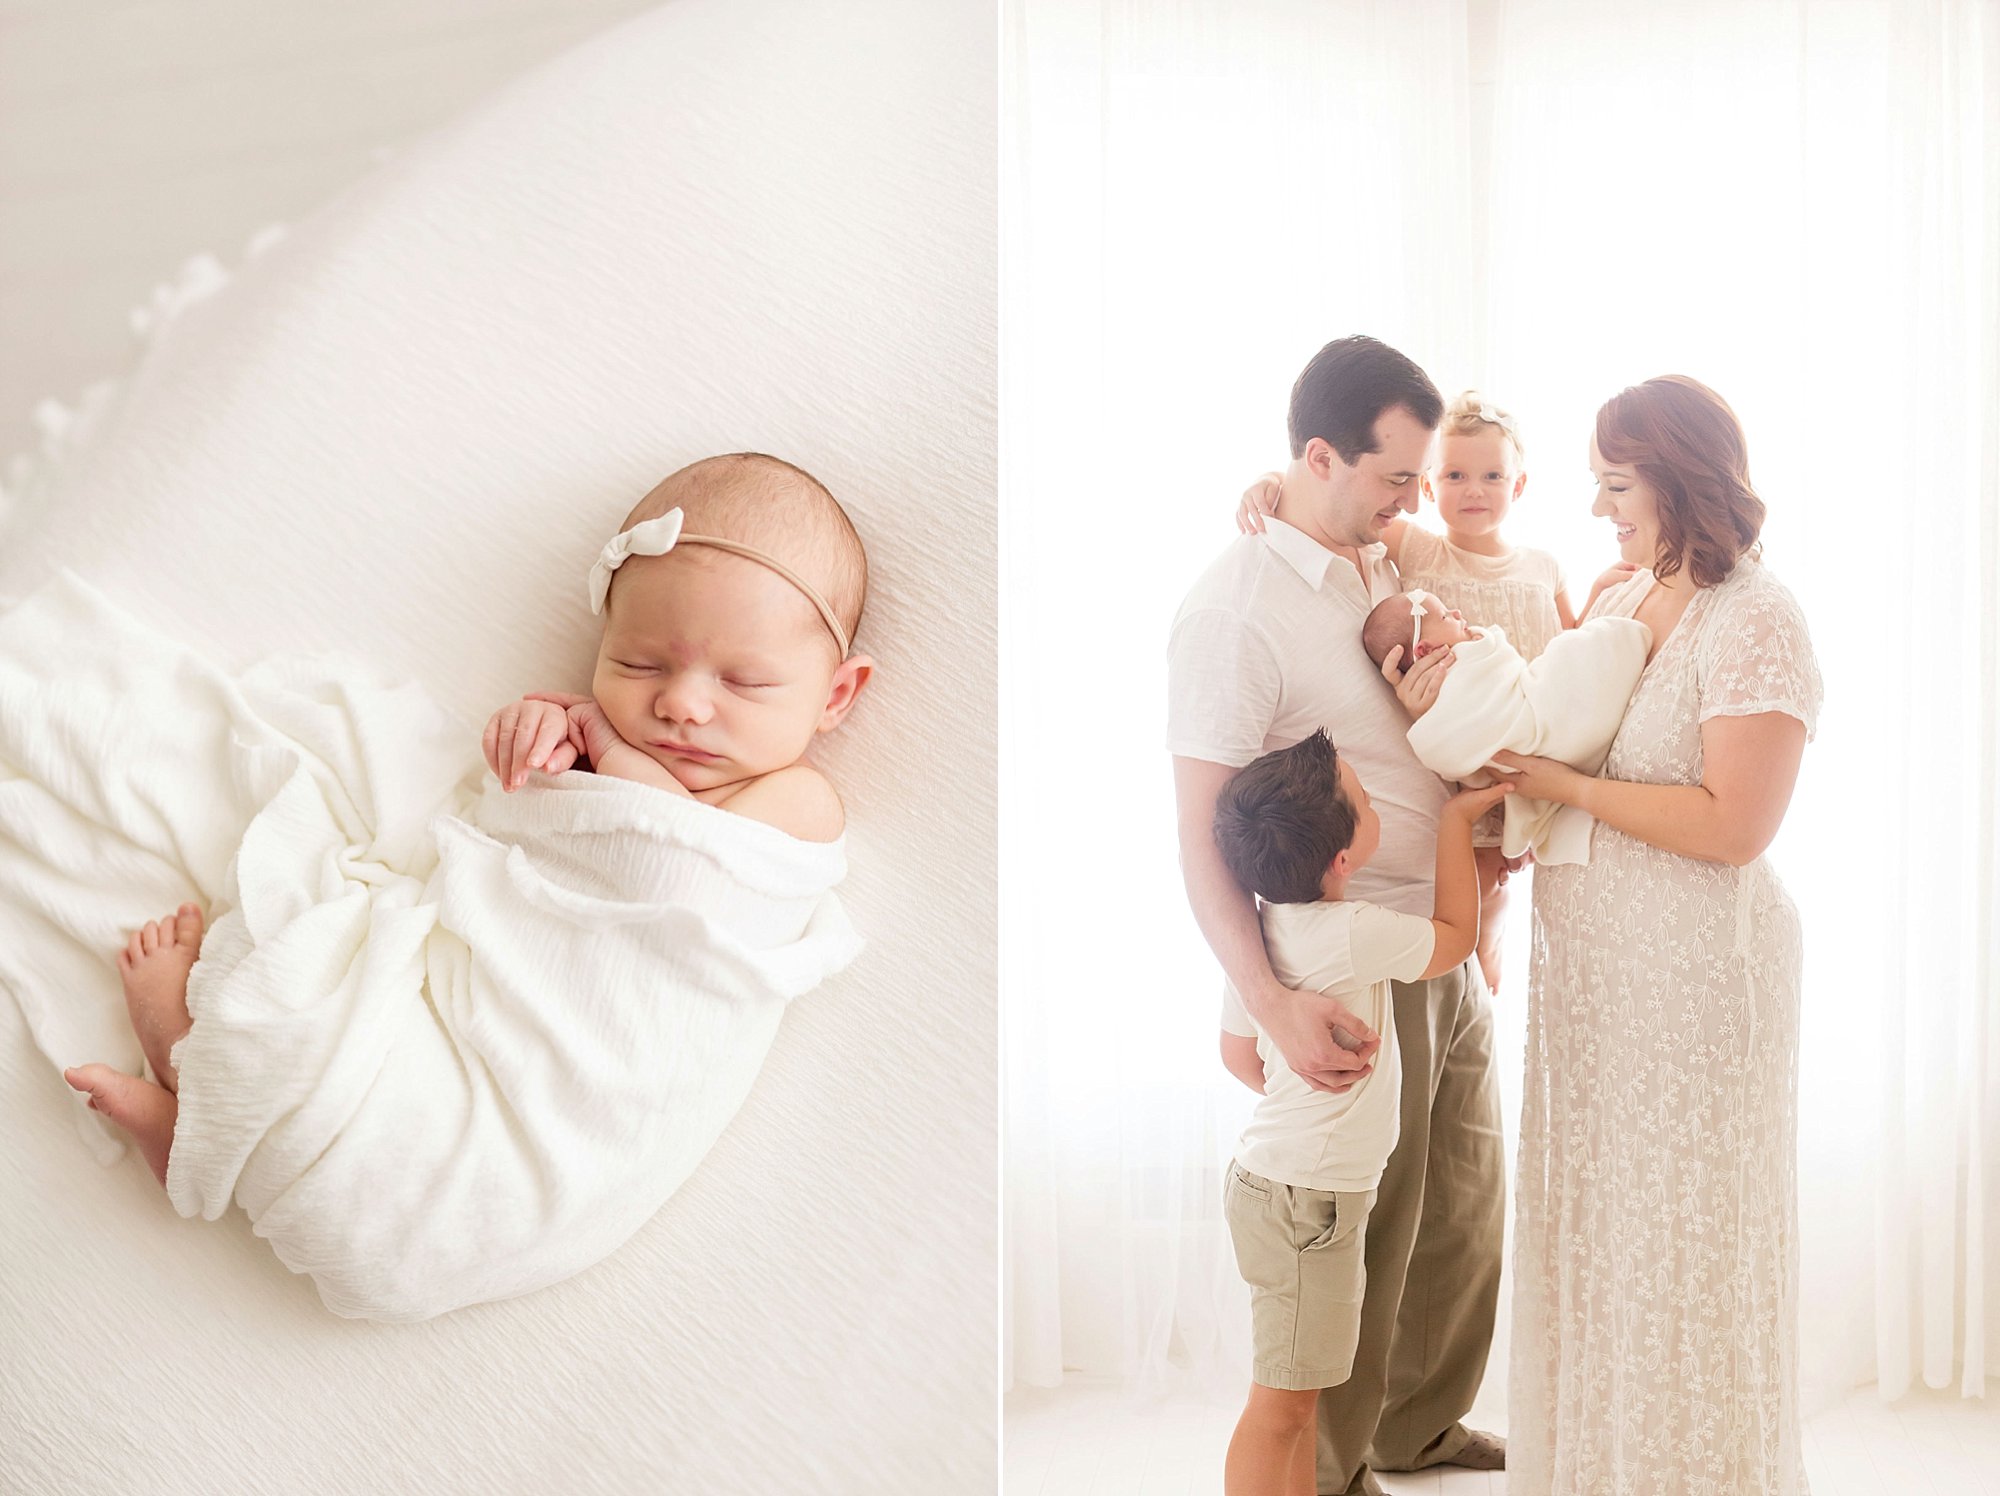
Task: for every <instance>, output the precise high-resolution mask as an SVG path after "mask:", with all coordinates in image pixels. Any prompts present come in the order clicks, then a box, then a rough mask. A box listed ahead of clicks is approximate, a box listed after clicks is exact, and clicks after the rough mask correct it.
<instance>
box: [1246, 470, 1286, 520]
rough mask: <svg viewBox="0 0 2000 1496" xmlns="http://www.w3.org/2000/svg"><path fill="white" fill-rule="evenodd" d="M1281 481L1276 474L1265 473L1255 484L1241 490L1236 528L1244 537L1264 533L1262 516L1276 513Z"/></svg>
mask: <svg viewBox="0 0 2000 1496" xmlns="http://www.w3.org/2000/svg"><path fill="white" fill-rule="evenodd" d="M1281 481H1282V480H1281V479H1280V477H1279V475H1278V474H1277V473H1266V474H1265V475H1264V476H1263V477H1261V478H1259V479H1258V480H1257V481H1256V482H1255V483H1253V484H1251V485H1250V486H1249V487H1248V488H1246V489H1244V490H1243V498H1242V501H1241V502H1240V503H1238V504H1237V506H1236V528H1237V529H1239V530H1241V531H1242V532H1243V533H1244V534H1245V535H1261V534H1263V533H1264V516H1265V515H1267V514H1276V513H1277V512H1278V487H1279V484H1280V482H1281Z"/></svg>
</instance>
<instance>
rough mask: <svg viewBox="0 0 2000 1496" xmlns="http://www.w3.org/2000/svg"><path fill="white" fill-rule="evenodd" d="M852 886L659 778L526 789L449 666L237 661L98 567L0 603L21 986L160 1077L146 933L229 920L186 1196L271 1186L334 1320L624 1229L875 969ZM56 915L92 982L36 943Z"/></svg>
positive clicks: (435, 1301) (246, 1202)
mask: <svg viewBox="0 0 2000 1496" xmlns="http://www.w3.org/2000/svg"><path fill="white" fill-rule="evenodd" d="M482 785H483V789H482V788H481V786H482ZM107 870H110V871H109V872H108V873H107ZM844 871H845V855H844V851H843V848H842V846H841V845H840V844H839V843H831V844H812V843H805V842H800V841H798V840H796V839H795V838H792V837H788V836H785V835H784V834H783V833H781V832H778V831H776V830H775V829H773V828H771V827H768V826H764V825H761V824H759V823H756V822H752V821H748V820H745V819H744V818H742V817H740V816H733V815H730V814H728V813H726V812H723V811H719V810H716V809H713V808H712V807H709V806H706V805H702V804H699V803H696V802H693V801H689V800H684V799H680V798H678V797H675V796H672V795H669V794H665V793H663V792H661V791H659V790H657V789H654V788H652V787H650V786H645V785H639V784H633V783H628V782H625V781H620V780H612V779H604V778H599V777H597V776H594V775H590V774H585V773H578V772H571V773H568V774H564V775H561V776H559V777H556V778H554V779H550V778H547V777H544V776H538V777H537V778H536V779H534V780H532V781H531V783H530V786H529V788H528V789H526V790H524V791H520V792H517V793H515V794H514V795H511V796H509V795H503V794H502V793H501V792H500V790H499V788H498V786H497V785H496V784H494V783H493V781H492V780H491V778H490V776H487V775H485V774H484V772H483V770H482V768H481V767H480V765H479V763H478V744H477V739H476V734H475V733H474V731H473V730H472V729H470V728H469V727H467V726H466V725H465V724H463V723H460V722H458V721H456V720H454V719H453V718H451V717H450V716H448V715H447V714H446V713H445V712H444V711H443V710H442V709H440V708H439V707H438V706H436V704H435V703H433V702H432V701H431V700H430V699H429V698H428V697H427V696H426V695H424V694H423V693H422V692H421V691H420V690H419V689H418V688H416V687H414V686H408V685H403V686H396V685H390V684H387V683H384V682H382V681H379V680H375V679H371V678H370V676H369V675H368V673H367V672H366V671H364V670H362V669H360V668H359V667H357V666H355V665H353V664H352V663H350V662H345V661H342V660H340V659H338V658H336V657H332V656H324V657H313V658H296V657H295V658H289V659H280V660H276V661H272V662H269V663H267V664H265V665H263V666H260V667H258V668H256V669H254V670H252V671H250V672H249V673H248V674H246V675H245V676H244V677H243V678H242V679H241V680H240V681H231V680H229V679H228V678H227V677H225V676H224V675H223V674H222V673H221V672H219V671H217V670H215V669H214V668H213V667H211V666H209V665H207V664H206V663H205V662H203V661H202V660H201V659H199V658H197V657H196V656H195V655H193V654H192V653H191V652H189V651H187V650H185V649H183V648H180V647H178V646H176V645H172V644H167V643H164V642H161V641H159V640H157V639H156V638H153V637H151V636H149V635H148V634H147V632H146V631H145V630H144V629H143V628H142V627H141V626H140V625H139V624H138V623H137V622H136V621H135V620H133V619H131V618H130V617H129V616H128V615H126V614H124V613H123V612H122V611H121V610H119V609H117V608H116V607H115V606H114V605H113V604H111V603H110V602H109V601H108V600H107V599H105V598H104V597H103V596H102V595H101V594H98V593H97V592H95V591H93V590H92V589H91V588H89V587H88V586H87V585H85V584H84V583H82V582H80V581H78V580H77V579H75V578H74V577H68V576H65V577H61V578H58V579H57V580H56V581H55V582H52V583H51V584H50V585H49V586H48V587H47V588H45V589H43V591H41V592H40V593H38V594H37V595H36V596H34V597H32V598H30V599H29V600H28V601H27V602H26V603H24V604H22V605H21V606H20V607H18V608H16V609H14V610H12V611H11V612H9V613H7V614H5V615H4V616H0V986H5V987H7V988H10V989H11V990H13V991H14V992H15V993H16V995H17V996H18V998H19V999H20V1001H21V1003H22V1006H23V1008H24V1010H25V1011H26V1013H27V1017H28V1022H29V1026H30V1029H31V1031H32V1032H33V1033H34V1035H35V1038H36V1042H37V1044H38V1046H39V1047H40V1048H41V1049H42V1051H43V1053H44V1054H46V1055H47V1056H48V1057H49V1059H50V1060H51V1061H52V1062H54V1063H55V1064H56V1065H57V1066H59V1067H60V1066H65V1065H72V1064H77V1063H81V1062H84V1061H87V1060H92V1059H109V1060H113V1061H114V1062H115V1061H118V1060H120V1059H123V1060H124V1061H125V1062H126V1063H127V1064H128V1067H129V1068H135V1069H136V1068H137V1067H136V1065H133V1064H131V1057H132V1054H133V1041H132V1040H131V1038H130V1036H129V1033H126V1034H124V1035H123V1036H122V1037H119V1031H120V1029H121V1028H123V1027H124V1025H125V1018H124V1014H123V1010H122V1000H121V999H120V998H119V994H118V990H117V985H116V982H115V978H114V979H112V980H106V978H107V977H110V976H111V975H112V974H113V972H114V968H113V967H112V965H111V962H112V957H113V956H114V955H115V952H116V950H117V948H118V946H119V945H120V944H122V939H121V937H120V933H119V932H120V930H121V928H122V927H124V926H127V925H130V924H131V923H133V922H135V921H137V920H138V919H141V918H144V917H156V916H157V915H158V914H160V913H161V912H163V911H164V910H165V909H167V908H170V907H172V904H173V903H174V902H176V901H177V900H178V899H179V898H185V897H189V896H193V897H196V898H197V899H199V900H200V901H202V902H203V903H205V904H207V905H208V906H209V907H210V910H211V925H210V928H209V930H208V933H207V937H206V939H205V941H204V944H203V948H202V956H201V959H200V960H199V961H198V962H197V963H196V966H195V968H194V974H193V977H192V979H191V981H190V983H189V990H188V1003H189V1009H190V1011H191V1013H192V1015H193V1017H194V1027H193V1029H192V1030H191V1031H190V1033H189V1034H188V1036H187V1037H186V1038H185V1039H183V1040H182V1041H181V1043H180V1045H179V1047H178V1048H177V1050H176V1052H175V1056H174V1060H175V1064H176V1066H177V1067H178V1069H179V1071H180V1117H179V1122H178V1126H177V1130H176V1135H175V1142H174V1149H173V1154H172V1159H171V1163H170V1166H169V1172H168V1178H167V1185H168V1193H169V1195H170V1196H171V1198H172V1200H173V1203H174V1206H175V1208H176V1209H178V1210H179V1211H180V1212H181V1213H182V1214H183V1215H194V1214H197V1213H198V1214H201V1215H204V1216H207V1217H209V1218H211V1219H213V1218H214V1217H216V1216H218V1215H220V1214H221V1213H222V1212H223V1211H224V1210H226V1209H227V1208H228V1206H229V1204H230V1202H231V1201H232V1199H234V1200H235V1201H237V1202H238V1203H241V1204H242V1205H243V1207H244V1208H245V1210H246V1211H247V1213H248V1214H249V1216H250V1217H251V1219H252V1221H253V1222H254V1223H255V1226H256V1229H257V1232H258V1234H260V1235H262V1236H265V1237H267V1238H268V1239H269V1240H270V1241H271V1243H272V1245H273V1247H274V1248H275V1249H276V1250H277V1252H278V1255H279V1256H280V1257H281V1258H282V1259H283V1260H284V1262H285V1263H286V1265H287V1266H289V1267H291V1268H292V1269H293V1270H294V1271H297V1272H307V1273H311V1274H312V1275H313V1277H314V1280H315V1282H316V1283H317V1285H318V1287H319V1290H320V1294H321V1297H322V1298H323V1300H324V1301H325V1303H326V1304H327V1306H328V1307H329V1308H330V1309H332V1310H334V1311H335V1312H336V1313H339V1314H343V1315H349V1316H356V1317H366V1318H376V1319H405V1320H407V1319H422V1318H427V1317H429V1316H432V1315H435V1314H438V1313H441V1312H443V1311H445V1310H448V1309H453V1308H456V1307H459V1306H461V1305H464V1304H468V1303H475V1302H480V1301H483V1300H489V1299H497V1298H506V1297H510V1296H512V1295H515V1294H520V1293H525V1292H528V1291H529V1290H531V1289H534V1288H537V1287H541V1286H543V1285H545V1284H548V1283H552V1282H555V1281H557V1280H558V1279H561V1278H564V1277H567V1276H569V1275H571V1274H573V1273H575V1272H577V1271H579V1270H581V1269H582V1268H584V1267H586V1266H588V1265H589V1264H591V1263H592V1262H595V1261H597V1260H598V1259H600V1258H601V1257H603V1256H604V1255H605V1254H606V1253H608V1252H610V1251H611V1250H613V1249H614V1248H615V1247H617V1246H618V1245H619V1244H620V1243H621V1242H623V1241H624V1240H625V1239H626V1237H628V1236H629V1235H630V1234H631V1233H632V1232H633V1231H634V1230H635V1229H637V1227H638V1226H639V1225H640V1224H641V1223H642V1222H644V1221H645V1220H646V1219H647V1218H648V1217H649V1216H650V1215H652V1214H653V1213H654V1211H656V1210H657V1209H658V1208H659V1206H660V1205H661V1204H662V1202H664V1201H665V1199H666V1198H667V1196H668V1195H669V1194H670V1193H671V1192H672V1191H673V1189H674V1188H675V1187H676V1186H677V1185H679V1183H680V1182H681V1181H682V1180H683V1179H684V1178H685V1177H686V1176H687V1174H688V1172H689V1171H690V1170H691V1169H692V1168H693V1167H694V1165H695V1164H696V1163H697V1162H698V1161H699V1160H700V1158H701V1156H702V1155H703V1154H704V1153H705V1152H706V1151H707V1150H708V1147H709V1145H710V1144H711V1143H712V1142H713V1141H714V1139H715V1137H716V1136H717V1134H718V1133H719V1132H720V1131H721V1129H722V1128H723V1126H724V1125H725V1124H726V1123H727V1121H728V1119H729V1117H730V1116H731V1115H732V1114H733V1113H734V1112H735V1110H736V1108H737V1106H738V1105H739V1103H740V1102H741V1101H742V1099H743V1097H744V1095H745V1094H746V1092H747V1091H748V1089H749V1086H750V1084H751V1082H752V1080H753V1079H754V1078H755V1076H756V1072H757V1069H758V1066H759V1064H760V1063H761V1061H762V1059H763V1056H764V1053H765V1051H766V1049H767V1048H768V1047H769V1044H770V1042H771V1038H772V1036H773V1034H774V1032H775V1029H776V1025H777V1023H778V1020H779V1017H780V1015H781V1014H782V1012H783V1009H784V1006H785V1003H786V1001H787V1000H788V999H790V998H791V997H794V996H796V995H798V994H799V993H802V992H804V991H806V990H808V989H809V988H811V987H812V986H814V985H815V984H816V983H817V982H818V981H819V980H820V979H821V978H823V977H824V976H826V975H827V974H829V973H831V972H833V971H836V970H838V969H839V968H840V967H842V966H844V965H846V964H847V962H848V961H849V960H851V959H852V958H853V956H854V954H855V952H856V950H857V949H858V945H859V942H858V940H857V938H856V937H855V935H854V932H853V930H852V928H851V927H850V926H849V924H848V922H847V920H846V918H845V916H844V914H843V913H842V911H841V909H840V906H839V903H838V901H837V900H836V899H835V897H834V895H833V894H832V893H831V892H830V890H831V888H832V886H833V885H834V884H835V883H836V882H838V881H839V879H840V877H841V876H842V874H843V873H844ZM176 884H178V887H179V893H178V894H175V895H173V896H172V897H169V898H167V899H165V901H164V902H163V901H162V899H161V894H163V893H166V892H167V891H168V890H169V889H170V888H172V887H173V886H174V885H176ZM148 898H150V902H149V903H146V902H144V901H146V900H147V899H148ZM142 903H143V904H144V909H143V911H142V908H141V905H142ZM154 906H157V907H154ZM54 932H60V933H61V934H64V935H66V936H67V937H68V940H67V942H66V948H67V950H68V951H69V952H70V953H72V954H73V956H74V958H75V961H74V965H73V966H71V967H70V969H69V971H68V972H67V973H57V972H54V971H51V970H49V969H47V966H46V964H41V963H38V964H37V965H34V966H31V965H30V964H29V960H30V956H29V953H31V952H34V951H37V950H40V951H44V952H45V951H46V950H47V949H48V948H49V946H50V940H49V936H50V935H51V934H52V933H54ZM31 937H32V938H31ZM93 960H94V961H95V962H96V963H97V964H98V967H99V972H98V974H97V977H96V980H95V981H90V980H88V979H86V980H83V981H81V982H79V981H77V980H75V978H76V977H77V975H78V974H79V973H84V972H86V971H87V970H88V968H89V964H90V963H91V962H92V961H93ZM62 975H67V976H69V977H70V978H71V980H66V981H65V980H58V978H59V977H60V976H62ZM107 1010H108V1011H107ZM107 1035H110V1036H112V1037H111V1038H110V1039H109V1040H107ZM107 1042H111V1043H114V1044H115V1045H116V1048H115V1049H114V1050H113V1051H112V1052H109V1053H107V1052H105V1051H104V1050H103V1048H102V1047H101V1046H103V1045H104V1044H105V1043H107ZM81 1115H84V1116H86V1117H88V1116H89V1114H87V1113H84V1114H81ZM90 1120H91V1121H92V1122H95V1120H96V1119H94V1118H91V1119H90Z"/></svg>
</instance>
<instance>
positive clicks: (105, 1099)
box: [63, 1065, 132, 1115]
mask: <svg viewBox="0 0 2000 1496" xmlns="http://www.w3.org/2000/svg"><path fill="white" fill-rule="evenodd" d="M63 1079H64V1080H65V1081H67V1082H68V1083H69V1086H70V1088H71V1089H72V1090H76V1091H82V1092H84V1093H85V1094H87V1095H88V1096H89V1097H90V1109H91V1110H92V1111H94V1112H103V1113H105V1114H106V1115H109V1114H110V1113H111V1112H112V1111H113V1110H115V1109H116V1108H117V1105H118V1102H119V1101H120V1099H122V1097H123V1095H124V1086H123V1085H121V1084H120V1082H124V1083H125V1084H126V1085H129V1084H130V1083H131V1080H132V1077H131V1076H129V1075H127V1074H125V1073H124V1072H123V1071H122V1070H114V1069H112V1068H111V1067H110V1066H109V1065H76V1066H72V1067H71V1068H70V1069H68V1070H65V1071H63Z"/></svg>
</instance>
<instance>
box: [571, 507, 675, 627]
mask: <svg viewBox="0 0 2000 1496" xmlns="http://www.w3.org/2000/svg"><path fill="white" fill-rule="evenodd" d="M682 523H683V520H682V516H681V512H680V510H679V509H677V508H676V509H669V510H668V511H667V512H666V513H665V514H662V515H660V516H658V517H657V518H655V519H649V520H645V521H643V522H641V523H639V524H636V525H634V526H633V527H632V528H631V529H629V530H621V531H619V533H618V534H616V535H614V536H612V537H611V538H610V539H609V540H607V541H605V542H604V549H603V550H601V551H599V552H598V553H597V564H596V565H594V566H592V567H591V568H590V611H591V612H593V613H602V612H603V611H604V599H605V597H606V596H607V595H608V594H609V593H610V591H611V573H613V572H614V571H616V570H618V568H619V567H621V566H623V565H624V564H625V562H626V559H627V558H628V557H632V556H664V555H666V553H667V552H668V551H670V550H672V549H673V548H674V545H675V543H676V542H677V541H679V539H680V538H681V525H682Z"/></svg>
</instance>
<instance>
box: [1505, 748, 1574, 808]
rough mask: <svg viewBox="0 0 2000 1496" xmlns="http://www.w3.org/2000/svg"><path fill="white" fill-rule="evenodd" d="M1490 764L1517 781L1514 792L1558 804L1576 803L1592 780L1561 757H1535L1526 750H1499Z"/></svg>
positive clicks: (1532, 798)
mask: <svg viewBox="0 0 2000 1496" xmlns="http://www.w3.org/2000/svg"><path fill="white" fill-rule="evenodd" d="M1487 767H1489V768H1490V769H1492V770H1493V771H1494V772H1495V773H1499V774H1505V775H1506V776H1507V777H1508V778H1509V779H1511V780H1513V781H1514V793H1515V794H1517V795H1526V796H1527V797H1528V798H1529V799H1530V800H1553V801H1554V802H1555V803H1556V804H1558V805H1574V804H1576V803H1577V799H1578V797H1579V796H1581V794H1582V793H1583V787H1584V786H1585V785H1586V784H1588V783H1590V776H1589V775H1588V774H1579V773H1578V772H1577V771H1576V770H1575V769H1572V768H1571V767H1570V766H1569V765H1568V764H1566V763H1564V762H1563V761H1562V760H1561V759H1557V758H1535V757H1533V756H1532V755H1529V754H1525V753H1496V754H1494V755H1493V762H1492V763H1491V764H1489V765H1488V766H1487Z"/></svg>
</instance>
